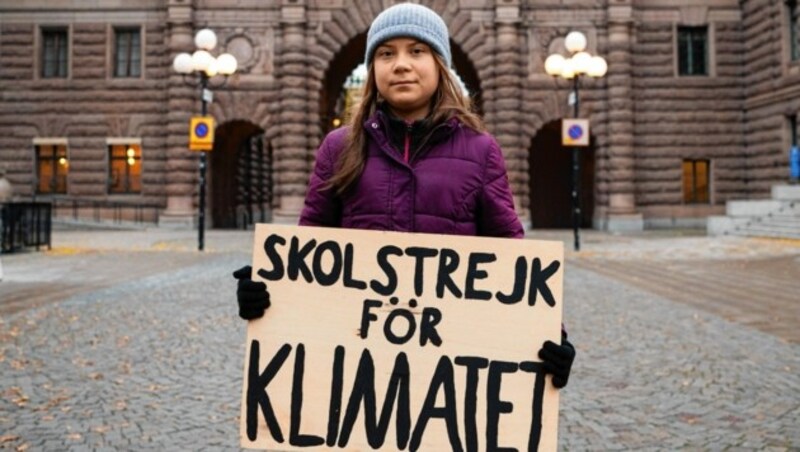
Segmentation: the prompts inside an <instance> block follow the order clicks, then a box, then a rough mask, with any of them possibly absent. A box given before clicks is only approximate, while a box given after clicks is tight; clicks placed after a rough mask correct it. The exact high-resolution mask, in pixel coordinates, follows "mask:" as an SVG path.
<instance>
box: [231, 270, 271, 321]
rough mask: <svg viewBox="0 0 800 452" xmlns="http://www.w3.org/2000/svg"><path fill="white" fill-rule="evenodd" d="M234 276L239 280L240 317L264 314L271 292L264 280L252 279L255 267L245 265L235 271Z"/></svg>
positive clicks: (237, 292)
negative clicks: (268, 290) (256, 280)
mask: <svg viewBox="0 0 800 452" xmlns="http://www.w3.org/2000/svg"><path fill="white" fill-rule="evenodd" d="M233 277H234V278H236V279H238V280H239V287H238V289H237V290H236V301H238V302H239V317H241V318H243V319H245V320H253V319H257V318H259V317H261V316H263V315H264V310H266V309H267V308H268V307H269V292H267V285H266V284H264V283H263V282H255V281H253V280H252V277H253V269H252V268H251V267H250V266H249V265H245V266H244V267H242V268H240V269H239V270H236V271H235V272H233Z"/></svg>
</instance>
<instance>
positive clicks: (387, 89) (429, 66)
mask: <svg viewBox="0 0 800 452" xmlns="http://www.w3.org/2000/svg"><path fill="white" fill-rule="evenodd" d="M373 61H374V63H373V64H374V71H375V85H376V86H377V88H378V92H379V93H380V95H381V96H382V97H383V98H384V99H386V101H387V102H388V103H389V107H391V109H392V111H393V112H394V113H395V114H396V115H398V116H400V117H401V118H403V119H405V120H410V121H413V120H416V119H422V118H424V117H425V116H427V115H428V113H429V112H430V100H431V97H433V94H434V93H435V92H436V88H438V86H439V68H438V66H436V62H435V60H434V57H433V51H432V50H431V48H430V47H429V46H428V45H427V44H425V43H423V42H420V41H417V40H416V39H411V38H395V39H391V40H389V41H386V42H384V43H383V44H381V45H380V46H378V48H377V49H376V50H375V57H374V58H373Z"/></svg>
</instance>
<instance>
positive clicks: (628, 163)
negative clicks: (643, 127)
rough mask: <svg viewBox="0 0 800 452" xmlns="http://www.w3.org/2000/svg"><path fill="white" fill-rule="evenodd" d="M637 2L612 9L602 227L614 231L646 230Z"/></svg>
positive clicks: (628, 1) (624, 0)
mask: <svg viewBox="0 0 800 452" xmlns="http://www.w3.org/2000/svg"><path fill="white" fill-rule="evenodd" d="M632 5H633V2H632V0H622V1H618V2H616V3H614V5H613V6H609V9H608V75H607V79H608V99H609V100H608V108H609V113H608V133H609V137H608V141H609V146H608V154H609V159H610V161H609V165H608V169H607V171H608V174H607V175H606V176H607V178H608V179H609V184H608V190H609V193H608V206H607V208H606V209H605V212H604V215H603V214H601V218H600V221H601V226H602V228H603V229H607V230H610V231H634V230H639V231H640V230H642V229H643V228H644V222H643V220H642V214H641V213H638V212H637V211H636V197H635V187H634V176H635V174H634V173H635V167H634V165H635V156H634V147H633V86H632V80H631V41H632V36H631V34H632V33H631V26H632V24H633V6H632Z"/></svg>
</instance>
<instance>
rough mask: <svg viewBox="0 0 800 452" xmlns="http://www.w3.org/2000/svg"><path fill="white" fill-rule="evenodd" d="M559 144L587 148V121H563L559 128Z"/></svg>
mask: <svg viewBox="0 0 800 452" xmlns="http://www.w3.org/2000/svg"><path fill="white" fill-rule="evenodd" d="M561 144H563V145H564V146H589V120H588V119H564V120H563V121H562V126H561Z"/></svg>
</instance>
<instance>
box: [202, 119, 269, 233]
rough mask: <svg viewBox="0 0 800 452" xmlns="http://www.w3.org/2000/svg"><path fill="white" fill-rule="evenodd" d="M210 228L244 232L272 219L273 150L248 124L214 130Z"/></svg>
mask: <svg viewBox="0 0 800 452" xmlns="http://www.w3.org/2000/svg"><path fill="white" fill-rule="evenodd" d="M210 160H211V161H210V164H209V169H210V172H211V177H210V181H209V183H210V210H211V225H212V227H214V228H220V229H233V228H237V229H246V228H248V227H250V226H251V225H253V224H255V223H262V222H267V221H270V220H271V217H272V211H271V207H272V193H273V171H272V147H271V146H270V143H269V142H268V141H267V140H265V139H264V131H263V130H261V128H259V127H258V126H256V125H255V124H253V123H251V122H248V121H231V122H227V123H225V124H222V125H220V126H219V127H217V130H216V133H215V140H214V150H213V151H212V152H211V155H210Z"/></svg>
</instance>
